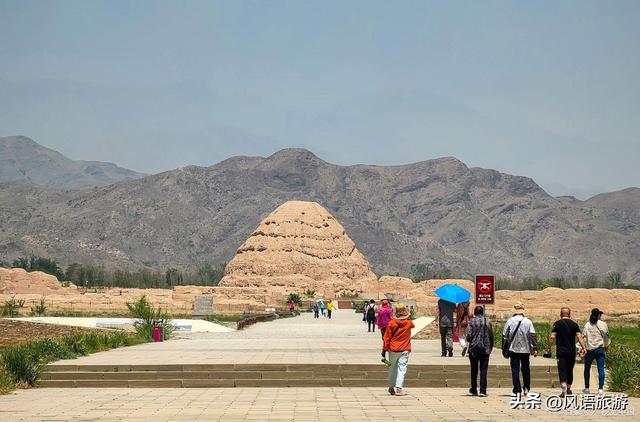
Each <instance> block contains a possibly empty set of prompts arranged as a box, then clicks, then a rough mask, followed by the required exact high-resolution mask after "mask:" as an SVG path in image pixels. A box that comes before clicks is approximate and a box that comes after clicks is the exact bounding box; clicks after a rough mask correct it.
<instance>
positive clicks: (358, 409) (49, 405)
mask: <svg viewBox="0 0 640 422" xmlns="http://www.w3.org/2000/svg"><path fill="white" fill-rule="evenodd" d="M554 392H555V391H554ZM549 393H552V391H551V390H543V391H542V394H543V403H544V396H546V395H547V394H549ZM490 394H491V395H490V396H489V397H471V396H467V395H465V394H464V391H461V390H460V389H452V388H443V389H429V388H424V389H411V390H410V394H409V395H408V396H404V397H394V396H390V395H388V394H385V391H384V388H347V387H344V388H214V389H164V388H156V389H73V390H69V389H42V390H26V391H20V392H18V393H17V394H14V395H11V396H5V397H0V420H2V421H7V422H8V421H103V422H106V421H121V420H127V421H157V422H160V421H195V420H198V421H225V422H227V421H228V422H235V421H274V422H275V421H282V422H284V421H301V422H303V421H322V422H325V421H329V422H331V421H335V422H338V421H357V422H362V421H380V422H390V421H402V422H413V421H500V422H503V421H507V420H518V421H579V420H584V419H585V418H584V417H579V416H568V415H563V414H558V413H554V412H550V411H548V410H546V409H544V408H542V409H511V407H510V406H509V400H510V398H509V395H508V394H509V391H508V390H506V389H500V390H491V391H490ZM543 406H544V405H543ZM631 407H634V408H635V410H640V400H638V399H632V401H631ZM596 418H598V419H601V418H602V419H604V420H607V421H628V422H630V421H633V420H638V418H637V417H633V416H620V417H611V416H606V417H604V416H601V415H600V416H598V414H597V413H596V414H594V415H593V416H590V417H588V418H587V420H592V419H596Z"/></svg>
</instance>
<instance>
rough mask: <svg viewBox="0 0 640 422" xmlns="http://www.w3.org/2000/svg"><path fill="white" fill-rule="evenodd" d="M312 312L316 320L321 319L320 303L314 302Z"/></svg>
mask: <svg viewBox="0 0 640 422" xmlns="http://www.w3.org/2000/svg"><path fill="white" fill-rule="evenodd" d="M311 310H312V311H313V317H314V318H320V307H319V306H318V302H314V303H313V305H311Z"/></svg>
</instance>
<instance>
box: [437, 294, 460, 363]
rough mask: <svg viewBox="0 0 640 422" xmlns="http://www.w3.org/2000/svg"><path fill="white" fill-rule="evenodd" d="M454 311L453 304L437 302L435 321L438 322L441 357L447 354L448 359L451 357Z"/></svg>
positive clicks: (442, 300)
mask: <svg viewBox="0 0 640 422" xmlns="http://www.w3.org/2000/svg"><path fill="white" fill-rule="evenodd" d="M455 309H456V304H455V303H453V302H449V301H448V300H444V299H439V300H438V310H437V312H436V319H437V320H438V327H439V328H440V347H441V349H442V356H447V353H448V354H449V357H451V356H453V312H454V311H455Z"/></svg>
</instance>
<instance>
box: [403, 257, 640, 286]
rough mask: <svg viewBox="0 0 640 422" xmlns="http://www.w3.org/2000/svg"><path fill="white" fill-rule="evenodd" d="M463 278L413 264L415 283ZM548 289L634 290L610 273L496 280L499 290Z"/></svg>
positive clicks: (441, 268) (444, 269) (439, 268)
mask: <svg viewBox="0 0 640 422" xmlns="http://www.w3.org/2000/svg"><path fill="white" fill-rule="evenodd" d="M446 278H462V279H469V280H471V279H472V277H471V276H469V275H464V276H459V275H454V274H452V272H451V270H449V269H448V268H447V267H446V266H444V265H432V264H425V263H419V264H413V265H412V266H411V279H412V280H413V281H414V282H419V281H422V280H430V279H446ZM547 287H558V288H561V289H571V288H603V289H621V288H634V286H628V285H626V284H625V283H624V280H623V279H622V275H621V274H620V273H619V272H615V271H612V272H609V273H607V274H605V275H603V276H598V275H588V276H584V277H578V276H575V275H574V276H571V277H551V278H546V279H543V278H540V277H525V278H501V279H497V280H496V289H497V290H542V289H545V288H547Z"/></svg>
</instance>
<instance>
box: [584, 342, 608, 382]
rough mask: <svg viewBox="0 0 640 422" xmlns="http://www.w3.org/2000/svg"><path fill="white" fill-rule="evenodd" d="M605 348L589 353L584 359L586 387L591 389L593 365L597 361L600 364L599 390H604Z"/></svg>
mask: <svg viewBox="0 0 640 422" xmlns="http://www.w3.org/2000/svg"><path fill="white" fill-rule="evenodd" d="M604 357H605V354H604V348H602V347H598V348H597V349H596V350H591V351H588V352H587V355H586V356H585V357H584V386H585V388H589V378H591V364H592V363H593V360H594V359H595V360H596V363H597V364H598V389H600V390H602V389H603V388H604Z"/></svg>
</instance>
